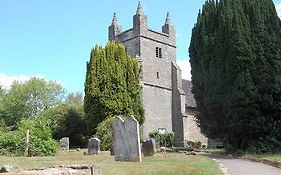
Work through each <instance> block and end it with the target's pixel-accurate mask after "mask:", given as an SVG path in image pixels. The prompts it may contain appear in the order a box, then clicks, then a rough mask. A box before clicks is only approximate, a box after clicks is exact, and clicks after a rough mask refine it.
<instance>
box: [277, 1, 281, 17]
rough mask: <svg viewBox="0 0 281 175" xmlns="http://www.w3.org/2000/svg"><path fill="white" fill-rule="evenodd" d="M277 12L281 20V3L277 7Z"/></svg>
mask: <svg viewBox="0 0 281 175" xmlns="http://www.w3.org/2000/svg"><path fill="white" fill-rule="evenodd" d="M276 10H277V13H278V16H279V18H281V2H280V3H279V4H277V5H276Z"/></svg>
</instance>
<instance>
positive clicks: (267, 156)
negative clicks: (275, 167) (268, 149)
mask: <svg viewBox="0 0 281 175" xmlns="http://www.w3.org/2000/svg"><path fill="white" fill-rule="evenodd" d="M243 157H245V158H254V159H266V160H271V161H274V162H280V163H281V154H245V155H244V156H243Z"/></svg>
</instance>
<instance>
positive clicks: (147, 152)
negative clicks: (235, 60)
mask: <svg viewBox="0 0 281 175" xmlns="http://www.w3.org/2000/svg"><path fill="white" fill-rule="evenodd" d="M142 152H143V155H144V156H153V155H154V153H155V152H156V145H155V139H153V138H150V139H148V140H145V141H144V142H143V143H142Z"/></svg>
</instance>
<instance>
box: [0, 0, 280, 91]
mask: <svg viewBox="0 0 281 175" xmlns="http://www.w3.org/2000/svg"><path fill="white" fill-rule="evenodd" d="M204 1H205V0H191V1H183V0H173V1H172V0H170V1H168V0H142V1H141V2H142V6H143V8H144V12H145V14H146V15H148V25H149V28H151V29H155V30H157V31H161V26H162V25H163V24H164V20H165V16H166V13H167V12H170V15H171V19H172V23H173V25H174V26H175V28H176V31H177V38H176V39H177V60H178V64H179V65H180V66H181V68H182V69H183V74H184V77H185V78H187V79H190V75H189V71H190V68H189V66H188V59H189V58H188V52H187V48H188V45H189V42H190V37H191V29H192V27H193V25H194V23H195V21H196V17H197V14H198V11H199V9H200V8H201V7H202V4H203V3H204ZM137 3H138V1H137V0H119V1H117V0H102V1H96V0H80V1H78V0H0V83H1V84H3V85H4V86H6V87H7V86H9V84H10V83H11V81H12V80H15V79H19V80H26V79H28V78H29V77H32V76H39V77H44V78H46V79H48V80H55V81H58V82H59V83H61V84H62V85H63V86H64V87H65V88H66V90H67V91H68V92H75V91H80V92H83V89H84V80H85V72H86V61H88V60H89V54H90V51H91V49H92V48H93V47H94V45H96V44H101V45H104V44H105V43H106V42H107V39H108V38H107V36H108V31H107V29H108V26H109V25H110V23H111V20H112V16H113V13H114V12H116V13H117V17H118V21H119V24H121V25H122V28H123V31H124V30H127V29H129V28H131V27H132V20H133V15H134V14H135V12H136V8H137ZM274 3H275V4H276V5H278V4H280V5H279V6H277V9H279V11H281V0H275V1H274Z"/></svg>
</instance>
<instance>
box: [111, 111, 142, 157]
mask: <svg viewBox="0 0 281 175" xmlns="http://www.w3.org/2000/svg"><path fill="white" fill-rule="evenodd" d="M112 126H113V127H112V128H113V150H114V157H115V160H116V161H130V162H141V150H140V136H139V123H138V121H137V120H136V119H135V118H134V117H133V116H129V117H127V118H126V120H125V121H124V120H123V119H122V118H120V117H115V118H114V120H113V123H112Z"/></svg>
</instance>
